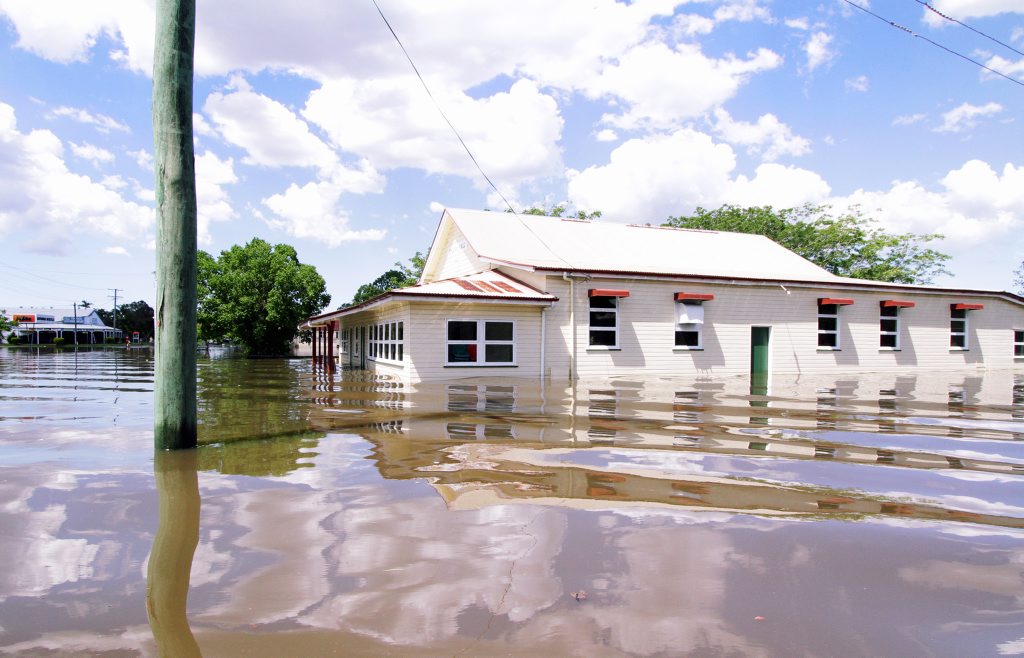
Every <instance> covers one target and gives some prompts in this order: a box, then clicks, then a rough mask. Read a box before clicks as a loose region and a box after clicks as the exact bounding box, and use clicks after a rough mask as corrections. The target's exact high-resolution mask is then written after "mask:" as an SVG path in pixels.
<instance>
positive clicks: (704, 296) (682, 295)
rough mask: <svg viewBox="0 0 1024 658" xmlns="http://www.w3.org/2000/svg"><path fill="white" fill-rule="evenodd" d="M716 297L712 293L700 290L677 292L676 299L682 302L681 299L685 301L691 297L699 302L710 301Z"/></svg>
mask: <svg viewBox="0 0 1024 658" xmlns="http://www.w3.org/2000/svg"><path fill="white" fill-rule="evenodd" d="M714 298H715V296H714V295H712V294H710V293H700V292H677V293H676V301H677V302H681V301H684V300H687V299H691V300H693V301H699V302H710V301H711V300H712V299H714Z"/></svg>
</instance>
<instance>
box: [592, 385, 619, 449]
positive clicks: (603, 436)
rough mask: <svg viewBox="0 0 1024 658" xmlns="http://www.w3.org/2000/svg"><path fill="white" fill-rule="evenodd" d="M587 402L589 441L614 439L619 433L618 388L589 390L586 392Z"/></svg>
mask: <svg viewBox="0 0 1024 658" xmlns="http://www.w3.org/2000/svg"><path fill="white" fill-rule="evenodd" d="M587 394H588V400H589V404H588V405H587V417H588V418H589V419H590V427H588V428H587V438H588V439H590V440H591V441H598V442H600V441H614V440H615V436H616V435H617V434H618V433H619V425H620V424H619V422H618V418H617V415H616V414H617V413H618V409H619V394H620V391H618V390H614V389H613V390H591V391H588V392H587Z"/></svg>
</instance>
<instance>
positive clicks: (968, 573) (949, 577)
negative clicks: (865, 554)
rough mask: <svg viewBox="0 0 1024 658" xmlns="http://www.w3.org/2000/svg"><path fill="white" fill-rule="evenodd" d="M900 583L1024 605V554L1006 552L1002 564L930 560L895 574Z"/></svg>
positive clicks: (904, 568)
mask: <svg viewBox="0 0 1024 658" xmlns="http://www.w3.org/2000/svg"><path fill="white" fill-rule="evenodd" d="M897 573H898V575H899V577H900V579H901V580H903V581H905V582H907V583H913V584H916V585H923V586H925V587H929V588H932V589H937V588H954V589H961V590H969V591H976V592H985V593H987V594H996V595H999V596H1007V597H1010V598H1012V599H1014V600H1015V601H1016V602H1017V604H1018V605H1019V604H1020V603H1024V590H1022V589H1021V582H1022V581H1024V553H1022V552H1020V551H1018V552H1009V553H1007V554H1006V561H1005V562H1003V563H1002V564H971V563H968V562H953V561H949V560H929V561H927V562H924V563H922V564H919V565H915V566H910V567H903V568H902V569H899V570H898V572H897Z"/></svg>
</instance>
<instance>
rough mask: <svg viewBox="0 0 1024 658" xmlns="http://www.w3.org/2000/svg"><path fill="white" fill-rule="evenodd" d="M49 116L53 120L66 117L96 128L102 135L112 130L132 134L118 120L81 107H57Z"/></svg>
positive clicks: (129, 129)
mask: <svg viewBox="0 0 1024 658" xmlns="http://www.w3.org/2000/svg"><path fill="white" fill-rule="evenodd" d="M48 116H49V117H51V118H59V117H66V118H68V119H71V120H72V121H77V122H79V123H84V124H86V125H91V126H95V127H96V130H98V131H100V132H101V133H109V132H110V131H112V130H116V131H118V132H124V133H130V132H131V128H129V127H128V126H127V125H125V124H123V123H121V122H120V121H118V120H117V119H114V118H112V117H108V116H106V115H105V114H93V113H92V112H90V111H88V110H85V109H82V108H80V107H65V106H60V107H55V108H53V110H51V111H50V113H49V115H48Z"/></svg>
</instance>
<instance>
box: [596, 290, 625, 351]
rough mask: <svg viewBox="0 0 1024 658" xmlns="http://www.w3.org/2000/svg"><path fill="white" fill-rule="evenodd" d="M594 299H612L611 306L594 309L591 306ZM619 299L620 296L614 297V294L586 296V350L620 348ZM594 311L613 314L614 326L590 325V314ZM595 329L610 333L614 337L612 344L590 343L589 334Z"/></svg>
mask: <svg viewBox="0 0 1024 658" xmlns="http://www.w3.org/2000/svg"><path fill="white" fill-rule="evenodd" d="M595 299H610V300H612V301H613V302H614V304H613V305H612V307H611V308H596V309H595V308H594V307H593V303H594V300H595ZM621 299H622V298H621V297H616V296H612V295H595V296H593V297H590V298H588V300H587V349H588V350H598V351H600V350H617V349H620V348H619V324H620V322H619V317H620V313H619V300H621ZM594 311H597V312H599V313H611V314H613V315H614V316H615V326H614V327H595V326H593V325H591V324H590V314H591V313H593V312H594ZM595 331H597V332H601V333H611V334H612V335H613V336H614V337H615V342H614V344H612V345H591V344H590V338H591V335H592V334H593V333H594V332H595Z"/></svg>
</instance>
